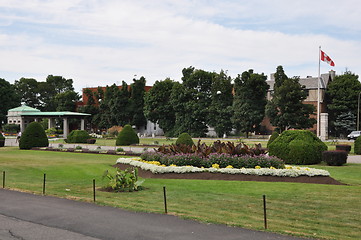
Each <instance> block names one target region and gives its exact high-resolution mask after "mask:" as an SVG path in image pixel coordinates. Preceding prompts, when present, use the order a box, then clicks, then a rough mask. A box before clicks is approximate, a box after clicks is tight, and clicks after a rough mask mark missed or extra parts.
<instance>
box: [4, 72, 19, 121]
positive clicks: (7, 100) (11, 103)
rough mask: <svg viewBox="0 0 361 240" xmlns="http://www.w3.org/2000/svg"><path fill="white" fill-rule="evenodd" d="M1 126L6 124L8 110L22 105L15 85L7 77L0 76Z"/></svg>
mask: <svg viewBox="0 0 361 240" xmlns="http://www.w3.org/2000/svg"><path fill="white" fill-rule="evenodd" d="M0 103H1V106H0V127H1V126H2V125H3V124H6V115H7V113H8V110H9V109H11V108H15V107H18V106H20V97H19V96H18V95H17V94H16V92H15V87H14V86H13V85H12V84H10V83H9V82H8V81H6V80H5V79H2V78H0Z"/></svg>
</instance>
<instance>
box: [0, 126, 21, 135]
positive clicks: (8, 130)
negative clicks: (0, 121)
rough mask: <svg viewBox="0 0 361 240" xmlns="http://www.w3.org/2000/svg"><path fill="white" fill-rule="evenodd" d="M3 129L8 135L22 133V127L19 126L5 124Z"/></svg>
mask: <svg viewBox="0 0 361 240" xmlns="http://www.w3.org/2000/svg"><path fill="white" fill-rule="evenodd" d="M2 129H3V131H4V132H6V133H17V132H19V131H20V125H18V124H4V125H3V126H2Z"/></svg>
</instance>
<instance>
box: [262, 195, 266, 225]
mask: <svg viewBox="0 0 361 240" xmlns="http://www.w3.org/2000/svg"><path fill="white" fill-rule="evenodd" d="M263 217H264V229H267V210H266V195H263Z"/></svg>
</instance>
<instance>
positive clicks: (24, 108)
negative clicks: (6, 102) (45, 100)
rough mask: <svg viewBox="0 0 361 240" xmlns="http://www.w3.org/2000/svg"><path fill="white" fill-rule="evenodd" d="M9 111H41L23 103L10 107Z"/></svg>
mask: <svg viewBox="0 0 361 240" xmlns="http://www.w3.org/2000/svg"><path fill="white" fill-rule="evenodd" d="M9 112H37V113H38V112H40V110H39V109H36V108H32V107H29V106H26V105H21V106H20V107H16V108H12V109H9Z"/></svg>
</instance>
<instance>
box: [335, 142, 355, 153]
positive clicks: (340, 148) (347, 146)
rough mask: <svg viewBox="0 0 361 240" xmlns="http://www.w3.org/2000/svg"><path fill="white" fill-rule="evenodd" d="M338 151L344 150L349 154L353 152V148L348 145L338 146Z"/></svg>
mask: <svg viewBox="0 0 361 240" xmlns="http://www.w3.org/2000/svg"><path fill="white" fill-rule="evenodd" d="M336 150H343V151H346V152H347V153H350V151H351V146H350V145H346V144H342V145H336Z"/></svg>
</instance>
